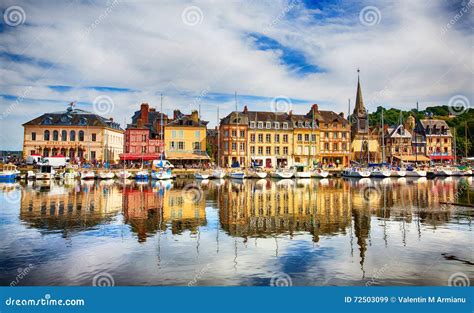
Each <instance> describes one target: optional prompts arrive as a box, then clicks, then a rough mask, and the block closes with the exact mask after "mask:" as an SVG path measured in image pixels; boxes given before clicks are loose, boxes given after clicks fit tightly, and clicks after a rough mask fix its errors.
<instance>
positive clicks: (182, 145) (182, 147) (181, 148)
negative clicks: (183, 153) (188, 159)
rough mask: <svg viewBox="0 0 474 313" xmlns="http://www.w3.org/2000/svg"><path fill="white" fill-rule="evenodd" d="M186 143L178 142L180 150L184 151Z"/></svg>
mask: <svg viewBox="0 0 474 313" xmlns="http://www.w3.org/2000/svg"><path fill="white" fill-rule="evenodd" d="M184 147H185V145H184V142H183V141H178V150H184Z"/></svg>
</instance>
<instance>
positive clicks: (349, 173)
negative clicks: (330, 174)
mask: <svg viewBox="0 0 474 313" xmlns="http://www.w3.org/2000/svg"><path fill="white" fill-rule="evenodd" d="M342 176H345V177H357V178H367V177H370V171H369V170H368V169H366V168H346V169H344V170H343V171H342Z"/></svg>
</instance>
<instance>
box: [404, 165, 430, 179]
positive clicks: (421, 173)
mask: <svg viewBox="0 0 474 313" xmlns="http://www.w3.org/2000/svg"><path fill="white" fill-rule="evenodd" d="M405 176H406V177H426V171H425V170H419V169H417V168H414V167H408V168H407V170H406V175H405Z"/></svg>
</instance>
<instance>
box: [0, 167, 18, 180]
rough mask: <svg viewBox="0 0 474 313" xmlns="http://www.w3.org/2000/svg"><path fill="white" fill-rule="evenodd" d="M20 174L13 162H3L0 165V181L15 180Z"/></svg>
mask: <svg viewBox="0 0 474 313" xmlns="http://www.w3.org/2000/svg"><path fill="white" fill-rule="evenodd" d="M19 174H20V171H18V170H17V169H16V166H15V165H13V164H10V163H9V164H3V165H1V167H0V181H8V180H15V179H16V178H17V176H18V175H19Z"/></svg>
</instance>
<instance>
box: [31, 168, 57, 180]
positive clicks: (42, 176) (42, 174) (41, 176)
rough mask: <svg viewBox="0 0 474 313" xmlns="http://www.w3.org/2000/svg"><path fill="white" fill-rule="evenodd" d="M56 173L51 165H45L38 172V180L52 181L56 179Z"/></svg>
mask: <svg viewBox="0 0 474 313" xmlns="http://www.w3.org/2000/svg"><path fill="white" fill-rule="evenodd" d="M55 174H56V171H55V170H54V168H53V167H52V166H50V165H43V166H41V167H40V169H39V171H38V172H36V174H35V178H36V180H51V179H53V178H54V175H55Z"/></svg>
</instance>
